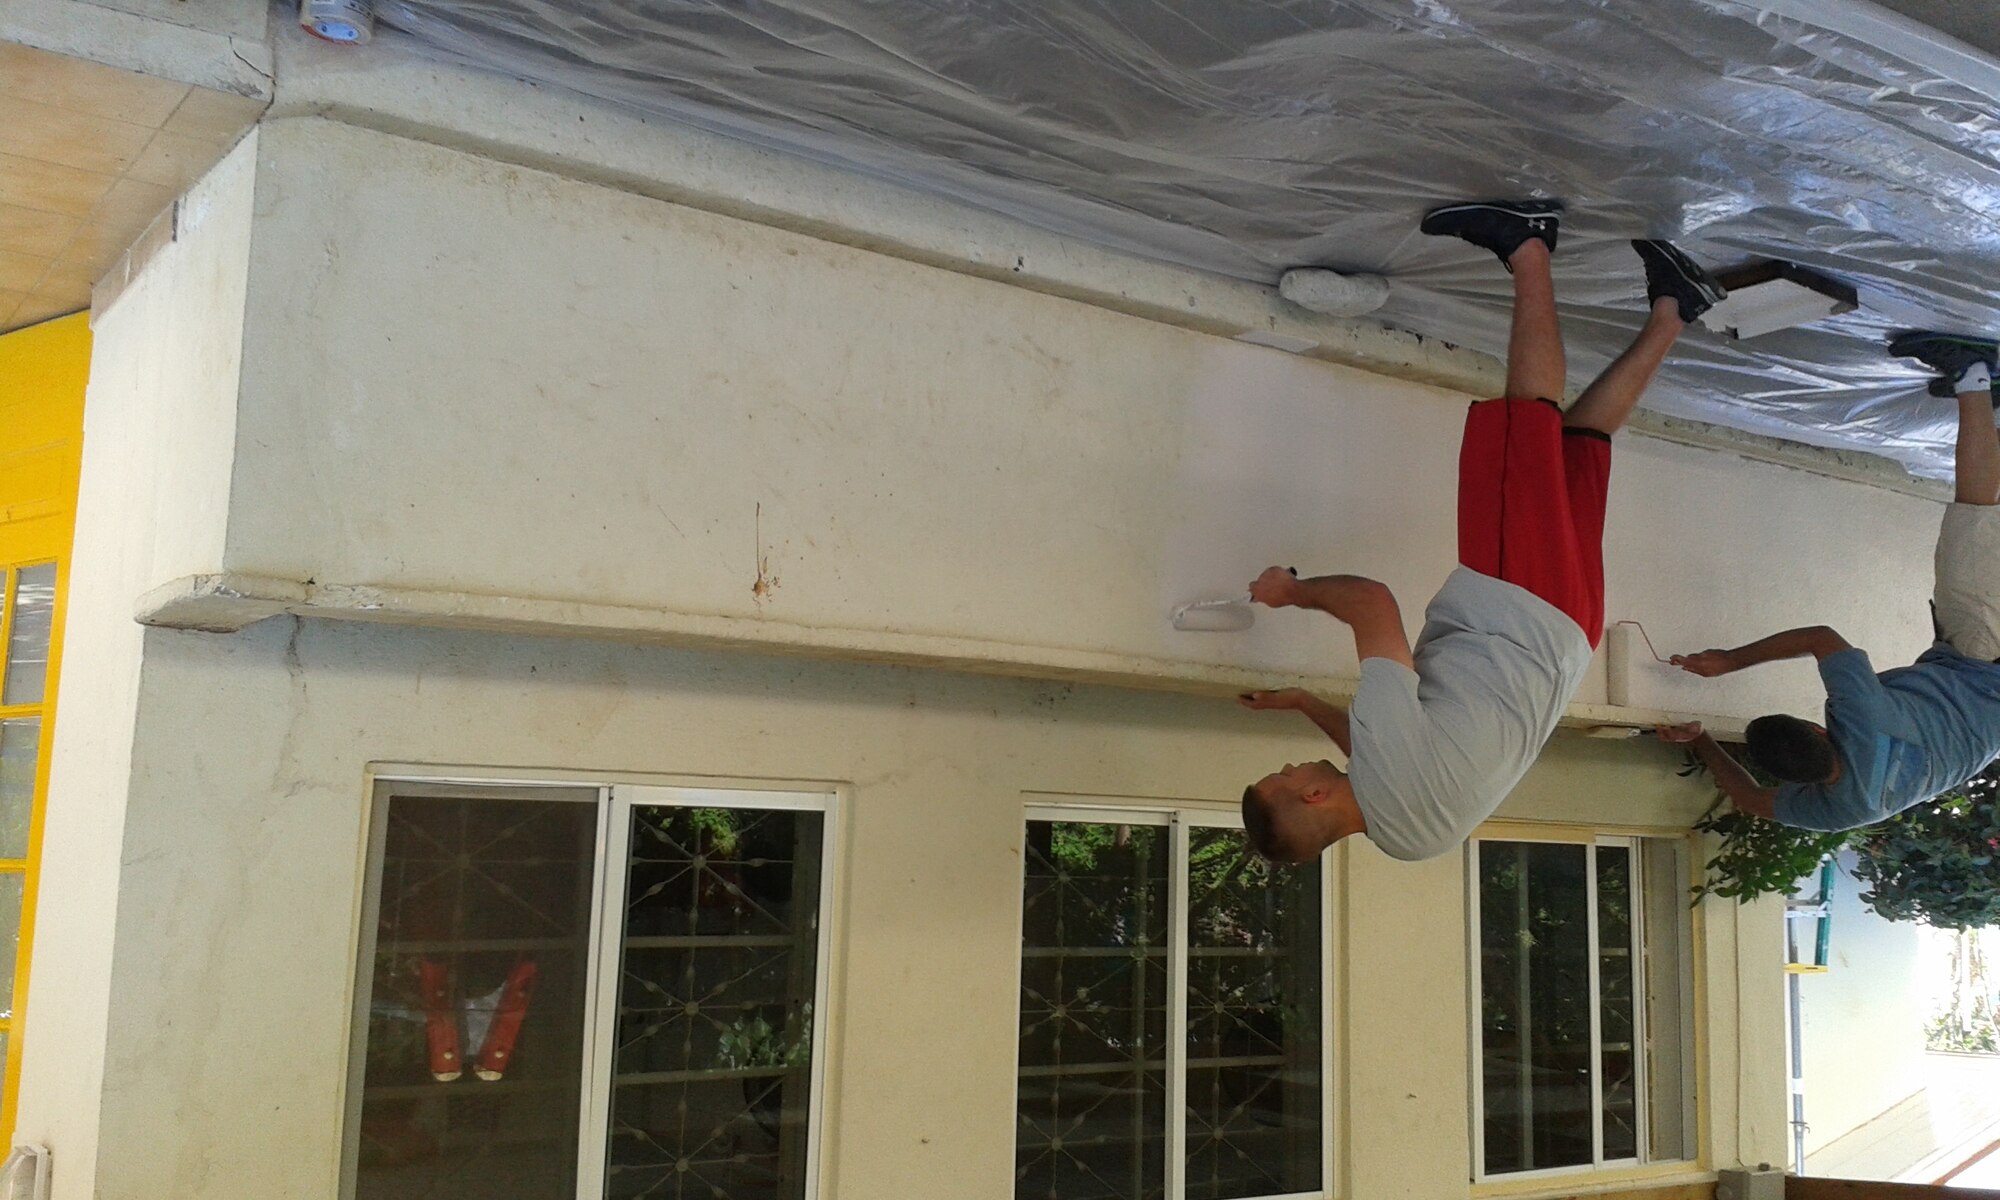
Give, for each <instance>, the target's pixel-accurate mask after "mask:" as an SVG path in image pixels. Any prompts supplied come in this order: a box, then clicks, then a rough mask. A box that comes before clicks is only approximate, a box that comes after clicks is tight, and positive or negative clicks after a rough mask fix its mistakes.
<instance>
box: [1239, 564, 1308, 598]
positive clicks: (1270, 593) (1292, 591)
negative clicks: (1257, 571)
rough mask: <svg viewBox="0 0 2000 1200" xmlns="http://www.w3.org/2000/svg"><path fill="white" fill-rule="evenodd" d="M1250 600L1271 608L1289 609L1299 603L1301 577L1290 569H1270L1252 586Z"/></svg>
mask: <svg viewBox="0 0 2000 1200" xmlns="http://www.w3.org/2000/svg"><path fill="white" fill-rule="evenodd" d="M1250 599H1252V600H1254V601H1256V602H1257V603H1259V604H1262V605H1266V606H1268V607H1271V608H1288V607H1290V606H1292V605H1295V604H1297V603H1298V602H1299V577H1298V576H1296V575H1294V574H1292V570H1291V568H1290V567H1268V568H1266V569H1265V571H1264V573H1263V574H1262V575H1259V576H1258V577H1257V578H1256V580H1255V581H1254V582H1253V583H1251V585H1250Z"/></svg>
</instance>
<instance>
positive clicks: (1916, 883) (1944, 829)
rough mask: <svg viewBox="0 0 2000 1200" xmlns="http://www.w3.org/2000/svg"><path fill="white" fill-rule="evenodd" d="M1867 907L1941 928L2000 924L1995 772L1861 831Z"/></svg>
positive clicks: (1999, 794) (1858, 868) (1999, 785)
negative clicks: (1866, 886) (1866, 885)
mask: <svg viewBox="0 0 2000 1200" xmlns="http://www.w3.org/2000/svg"><path fill="white" fill-rule="evenodd" d="M1855 850H1856V853H1857V857H1858V861H1857V863H1856V865H1855V872H1854V873H1855V874H1856V875H1857V876H1859V877H1860V878H1861V879H1863V880H1864V881H1866V882H1867V884H1868V894H1867V896H1866V897H1865V899H1866V900H1867V902H1868V906H1869V907H1870V908H1872V909H1874V910H1875V911H1876V912H1877V913H1878V914H1880V915H1881V916H1883V917H1886V918H1887V919H1889V920H1891V921H1921V922H1923V923H1924V924H1926V925H1931V926H1935V927H1936V928H1939V929H1977V928H1980V927H1982V926H1987V925H2000V865H1996V863H2000V777H1996V773H1995V771H1994V768H1991V767H1989V768H1987V770H1986V772H1984V773H1982V774H1980V775H1977V776H1975V777H1973V778H1972V779H1971V780H1969V781H1967V782H1966V784H1965V785H1964V786H1963V787H1961V788H1959V789H1957V790H1955V791H1952V792H1947V793H1945V794H1944V795H1942V796H1939V797H1937V798H1936V799H1935V800H1930V801H1926V802H1925V803H1923V804H1919V805H1917V806H1916V807H1915V808H1910V809H1906V810H1904V811H1903V812H1901V813H1898V814H1897V815H1896V816H1894V817H1891V818H1890V819H1889V820H1887V821H1885V822H1883V823H1882V824H1880V825H1877V826H1874V827H1872V828H1870V829H1866V830H1863V831H1861V836H1860V839H1859V841H1858V842H1857V843H1856V846H1855Z"/></svg>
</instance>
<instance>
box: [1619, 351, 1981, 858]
mask: <svg viewBox="0 0 2000 1200" xmlns="http://www.w3.org/2000/svg"><path fill="white" fill-rule="evenodd" d="M1996 349H2000V348H1996V344H1995V343H1994V342H1991V341H1983V340H1979V339H1975V338H1964V337H1956V336H1952V335H1948V334H1937V333H1916V334H1906V335H1904V336H1902V337H1899V338H1897V339H1896V340H1895V341H1893V342H1891V343H1890V345H1889V352H1890V353H1891V354H1894V355H1898V356H1903V357H1909V358H1915V359H1918V360H1919V361H1921V362H1923V363H1925V364H1926V365H1927V366H1930V367H1931V368H1933V369H1934V370H1936V371H1937V372H1938V375H1939V378H1938V379H1936V380H1935V381H1933V382H1932V384H1931V388H1930V390H1931V394H1932V395H1935V396H1947V395H1955V396H1956V397H1957V399H1958V440H1957V452H1956V467H1957V480H1956V497H1955V500H1954V502H1953V503H1952V504H1951V505H1950V506H1949V507H1948V508H1947V509H1946V510H1945V515H1944V527H1943V529H1942V531H1941V532H1940V534H1939V536H1938V546H1937V561H1936V576H1937V577H1936V585H1935V590H1934V592H1933V596H1932V612H1933V618H1934V622H1935V625H1936V628H1937V642H1936V644H1935V645H1933V646H1932V647H1931V648H1930V649H1929V650H1926V651H1925V652H1924V653H1923V655H1922V657H1920V658H1918V659H1917V661H1916V663H1915V664H1914V665H1912V666H1908V667H1897V668H1895V669H1894V670H1889V671H1883V672H1881V673H1880V674H1877V673H1876V671H1875V668H1874V666H1873V664H1871V663H1870V662H1869V661H1868V654H1867V652H1866V651H1863V650H1859V649H1856V648H1855V647H1853V646H1851V645H1849V644H1848V643H1847V640H1846V639H1845V638H1842V637H1841V636H1840V635H1839V634H1838V633H1836V632H1834V631H1833V630H1832V629H1829V628H1827V627H1826V626H1824V625H1814V626H1808V627H1806V628H1803V629H1791V630H1787V631H1785V632H1784V633H1779V634H1773V635H1772V636H1770V637H1767V638H1764V639H1763V640H1761V641H1756V642H1752V643H1750V644H1749V645H1747V646H1738V647H1736V648H1735V649H1733V650H1704V651H1702V652H1701V653H1699V654H1686V655H1680V654H1677V655H1675V656H1673V659H1672V662H1673V663H1674V665H1675V666H1678V667H1680V668H1681V669H1682V670H1685V671H1689V672H1691V673H1693V674H1696V675H1703V676H1716V675H1726V674H1728V673H1729V672H1731V671H1740V670H1743V669H1744V668H1745V667H1753V666H1756V665H1757V664H1759V663H1767V662H1775V661H1777V660H1779V659H1784V658H1800V657H1803V656H1805V655H1808V654H1810V655H1812V656H1813V657H1814V658H1815V659H1818V660H1819V674H1820V679H1821V680H1822V681H1823V682H1824V683H1825V685H1826V724H1825V725H1816V724H1814V723H1812V722H1810V721H1805V720H1801V719H1800V718H1798V717H1793V716H1784V715H1774V716H1765V717H1758V718H1757V719H1756V720H1754V721H1752V722H1750V726H1749V728H1748V729H1747V730H1746V731H1745V733H1744V739H1745V749H1746V750H1747V752H1748V754H1749V758H1750V761H1751V763H1752V764H1753V765H1755V766H1757V767H1760V768H1762V769H1763V770H1764V771H1765V773H1766V774H1769V775H1772V776H1774V777H1776V778H1778V779H1780V780H1783V781H1784V782H1783V784H1782V786H1779V787H1775V788H1767V787H1763V786H1760V785H1759V784H1758V783H1757V781H1756V780H1755V779H1754V778H1753V777H1752V776H1751V775H1750V772H1748V771H1746V770H1744V769H1743V767H1742V765H1741V764H1739V763H1738V762H1737V761H1736V760H1735V759H1734V758H1733V757H1731V756H1730V754H1729V752H1728V751H1727V750H1724V749H1723V748H1722V746H1721V745H1719V744H1718V743H1717V742H1716V741H1715V739H1714V738H1712V737H1710V736H1709V735H1708V734H1706V733H1704V732H1702V728H1701V725H1700V724H1699V723H1691V724H1687V725H1672V726H1665V727H1662V728H1661V729H1660V731H1659V733H1660V736H1661V737H1662V738H1664V739H1666V740H1668V741H1674V742H1685V743H1687V744H1689V745H1690V746H1692V748H1693V749H1694V751H1695V753H1696V754H1697V755H1699V756H1700V758H1701V759H1702V761H1703V762H1704V763H1706V764H1707V765H1708V768H1709V770H1710V771H1711V772H1713V773H1714V775H1715V779H1716V782H1717V783H1718V784H1720V785H1721V787H1722V790H1723V791H1724V792H1725V793H1726V794H1727V795H1728V796H1729V798H1730V799H1731V800H1732V801H1734V802H1735V804H1736V807H1737V809H1738V810H1739V811H1741V812H1747V813H1751V814H1754V815H1756V816H1759V817H1764V818H1767V819H1769V820H1773V821H1778V822H1780V823H1782V824H1785V825H1794V826H1798V827H1799V828H1802V829H1823V830H1836V829H1853V828H1857V827H1859V826H1862V825H1872V824H1874V823H1875V822H1877V821H1880V820H1883V819H1885V818H1887V817H1890V816H1893V815H1894V814H1896V813H1899V812H1901V811H1903V810H1904V809H1906V808H1909V807H1910V806H1911V805H1914V804H1921V803H1922V802H1923V801H1925V800H1928V799H1930V798H1931V797H1933V796H1936V795H1937V794H1939V793H1940V792H1944V791H1947V790H1949V789H1950V788H1953V787H1956V786H1958V785H1959V784H1961V783H1964V782H1965V781H1966V780H1968V779H1970V778H1971V777H1972V776H1974V775H1976V774H1978V773H1979V772H1980V771H1982V770H1984V769H1985V768H1986V766H1987V765H1988V764H1989V763H1991V762H1992V761H1993V760H1994V759H1995V758H1996V757H2000V663H1996V662H1995V659H1997V658H2000V433H1996V432H1995V429H1994V424H1993V420H1994V417H1993V409H1994V395H1993V385H1992V376H1993V373H1994V370H1995V360H1996Z"/></svg>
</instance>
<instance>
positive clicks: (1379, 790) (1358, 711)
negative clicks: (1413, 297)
mask: <svg viewBox="0 0 2000 1200" xmlns="http://www.w3.org/2000/svg"><path fill="white" fill-rule="evenodd" d="M1561 211H1562V206H1561V205H1560V204H1556V203H1553V202H1549V201H1525V202H1518V203H1504V204H1455V205H1450V206H1447V207H1445V208H1439V209H1434V210H1432V211H1431V212H1430V213H1429V214H1427V215H1426V216H1425V217H1424V220H1423V224H1422V227H1421V228H1422V230H1423V232H1425V233H1429V234H1439V235H1445V236H1453V237H1458V238H1462V239H1464V240H1465V241H1468V242H1471V243H1472V244H1473V245H1475V246H1479V247H1482V248H1484V249H1486V250H1490V251H1492V252H1493V253H1494V254H1496V255H1497V256H1499V258H1500V260H1501V261H1502V262H1503V263H1505V264H1506V265H1507V268H1508V270H1510V271H1511V272H1512V273H1513V276H1514V280H1513V284H1514V328H1513V336H1512V339H1511V340H1510V342H1509V351H1508V357H1507V391H1506V395H1505V396H1503V397H1501V398H1500V399H1497V400H1485V401H1481V402H1480V403H1477V404H1474V405H1473V406H1472V408H1471V411H1470V412H1468V413H1467V414H1466V420H1465V436H1464V440H1463V442H1462V444H1461V447H1460V451H1459V471H1458V561H1459V567H1458V569H1457V570H1455V571H1453V572H1452V574H1451V576H1450V577H1449V578H1448V579H1447V580H1446V581H1445V584H1444V587H1443V588H1442V589H1440V590H1439V591H1438V594H1437V596H1436V597H1435V598H1434V599H1433V600H1432V601H1431V604H1430V607H1429V609H1428V610H1426V612H1425V614H1424V629H1423V633H1422V635H1421V636H1419V637H1418V638H1417V643H1416V645H1415V647H1414V648H1413V647H1412V646H1411V645H1410V642H1409V639H1408V636H1407V635H1406V634H1405V633H1404V630H1403V616H1402V611H1401V609H1400V608H1399V607H1398V606H1397V604H1396V598H1395V596H1394V595H1392V594H1391V593H1390V591H1389V589H1388V587H1387V586H1385V585H1384V584H1381V583H1378V582H1376V581H1375V580H1372V579H1365V578H1362V577H1361V576H1358V575H1322V576H1318V577H1316V578H1312V579H1295V578H1293V577H1292V575H1291V573H1290V572H1289V571H1287V570H1285V569H1283V568H1279V567H1273V568H1271V569H1270V570H1268V571H1265V572H1264V573H1263V574H1262V575H1260V576H1258V577H1257V580H1256V582H1255V583H1253V584H1251V585H1250V597H1249V598H1250V600H1251V601H1253V602H1254V603H1256V604H1260V605H1264V606H1266V607H1271V608H1306V609H1313V610H1317V611H1319V612H1323V613H1326V614H1327V615H1329V616H1332V617H1334V618H1335V619H1337V620H1339V621H1341V622H1343V623H1344V624H1346V625H1347V627H1348V628H1349V629H1350V630H1351V631H1352V632H1353V634H1354V650H1355V655H1356V657H1357V658H1359V659H1360V660H1361V683H1360V685H1359V687H1358V688H1357V689H1356V691H1355V694H1354V703H1353V704H1352V705H1351V706H1350V707H1349V709H1348V710H1347V711H1346V712H1344V713H1343V712H1342V711H1341V710H1340V709H1339V708H1338V707H1337V706H1335V705H1333V704H1330V703H1328V702H1326V701H1324V700H1321V699H1320V698H1319V697H1316V696H1313V695H1311V694H1310V693H1306V692H1300V691H1296V690H1293V689H1287V690H1285V691H1278V692H1252V693H1250V694H1249V695H1248V696H1246V697H1244V700H1243V702H1244V704H1245V705H1246V706H1248V707H1251V708H1260V709H1291V710H1293V711H1297V712H1301V713H1304V714H1305V715H1306V717H1307V718H1308V719H1310V720H1311V721H1312V722H1313V724H1314V725H1315V726H1317V727H1318V728H1319V730H1320V732H1321V733H1323V734H1325V735H1326V736H1327V737H1328V738H1330V739H1332V741H1333V742H1334V743H1335V744H1336V745H1338V746H1340V748H1341V749H1342V750H1343V751H1346V752H1347V755H1348V764H1347V770H1346V771H1344V772H1343V771H1341V770H1340V769H1339V768H1337V767H1335V766H1334V765H1333V764H1332V763H1331V762H1328V761H1326V760H1324V759H1321V760H1319V761H1317V762H1306V763H1293V764H1288V765H1287V766H1286V767H1285V768H1284V769H1283V770H1281V771H1276V772H1273V773H1272V774H1270V775H1266V776H1265V777H1264V778H1262V779H1260V780H1258V781H1257V782H1256V783H1253V784H1251V785H1250V786H1249V787H1247V788H1245V789H1244V791H1243V825H1244V829H1245V830H1246V831H1247V832H1248V834H1249V837H1250V841H1251V844H1252V845H1254V846H1255V847H1256V848H1257V850H1258V852H1259V853H1261V854H1263V855H1264V856H1265V857H1267V858H1269V859H1271V860H1272V861H1274V862H1281V863H1295V862H1305V861H1308V860H1310V859H1311V858H1313V857H1314V856H1315V855H1317V854H1319V853H1320V852H1321V851H1322V850H1324V849H1325V848H1326V847H1328V846H1330V845H1332V844H1333V843H1335V842H1337V841H1339V840H1340V839H1341V838H1344V837H1347V836H1348V835H1349V834H1355V833H1366V834H1367V835H1368V839H1369V840H1370V841H1372V842H1374V843H1375V844H1376V845H1377V846H1378V847H1380V848H1381V849H1382V850H1383V851H1384V852H1386V853H1388V854H1390V855H1393V856H1394V857H1396V858H1403V859H1422V858H1431V857H1434V856H1436V855H1440V854H1445V853H1448V852H1450V851H1451V850H1453V849H1455V848H1456V847H1457V846H1458V845H1459V844H1461V843H1462V842H1463V841H1464V840H1465V838H1466V836H1467V835H1468V834H1470V833H1471V832H1472V830H1473V828H1474V827H1475V826H1477V825H1478V824H1479V823H1480V822H1481V821H1483V820H1485V819H1486V817H1487V816H1488V815H1489V814H1491V813H1492V812H1493V810H1494V809H1495V808H1498V807H1499V805H1500V802H1501V800H1503V799H1505V798H1506V795H1507V793H1508V792H1510V791H1512V790H1513V787H1514V785H1515V783H1517V782H1519V780H1520V778H1521V776H1522V775H1524V774H1526V773H1527V770H1528V767H1529V766H1530V765H1532V764H1533V763H1534V761H1535V757H1536V755H1538V754H1539V753H1540V752H1541V749H1542V745H1543V744H1544V743H1545V742H1547V741H1548V738H1549V735H1550V734H1551V733H1553V732H1554V731H1555V727H1556V722H1557V721H1558V720H1559V719H1560V718H1561V717H1562V714H1563V710H1564V708H1565V707H1567V706H1568V704H1569V699H1570V697H1571V696H1572V695H1574V694H1575V692H1576V688H1577V685H1578V684H1579V683H1581V682H1582V680H1583V675H1584V671H1585V669H1586V668H1588V667H1589V665H1590V659H1591V654H1592V651H1593V649H1594V648H1595V647H1596V645H1597V643H1598V641H1599V640H1600V639H1601V638H1602V637H1603V634H1604V555H1603V545H1602V543H1603V536H1604V500H1605V492H1606V487H1607V484H1608V482H1609V478H1610V472H1611V434H1612V432H1613V431H1615V430H1616V429H1618V427H1619V426H1621V425H1623V424H1624V423H1625V419H1626V418H1627V417H1628V416H1630V415H1631V412H1632V409H1633V408H1634V407H1635V406H1636V405H1637V404H1638V401H1639V394H1640V393H1641V392H1642V391H1643V390H1644V389H1645V387H1646V384H1647V383H1648V382H1650V381H1651V379H1652V377H1653V374H1654V372H1655V371H1657V370H1658V369H1659V366H1660V363H1661V362H1662V361H1663V360H1664V359H1665V358H1666V355H1667V351H1668V350H1669V349H1670V348H1671V347H1672V346H1673V344H1674V341H1675V339H1676V338H1678V337H1679V336H1680V334H1681V332H1682V330H1683V329H1685V328H1686V326H1687V324H1688V323H1689V322H1691V321H1693V320H1694V319H1695V318H1696V317H1698V316H1699V315H1701V313H1702V312H1703V311H1704V310H1705V309H1707V308H1708V307H1709V306H1710V305H1712V304H1713V303H1714V302H1715V301H1716V300H1718V299H1720V298H1721V295H1722V289H1721V288H1720V287H1719V286H1717V285H1716V284H1715V282H1714V281H1713V280H1712V279H1711V278H1710V277H1709V276H1708V274H1707V272H1705V271H1703V270H1702V269H1701V268H1700V267H1698V266H1696V265H1695V264H1694V263H1693V262H1692V261H1691V260H1689V259H1688V258H1687V257H1686V256H1685V255H1683V254H1681V253H1680V252H1679V251H1678V250H1675V249H1674V248H1673V247H1672V246H1669V245H1667V244H1666V243H1664V242H1634V243H1633V246H1634V248H1635V249H1636V250H1637V251H1638V253H1639V257H1640V259H1641V260H1642V261H1643V262H1644V263H1645V268H1646V295H1647V298H1648V300H1649V301H1650V302H1651V312H1650V314H1649V315H1648V317H1647V319H1646V322H1645V325H1644V326H1643V327H1642V328H1641V329H1640V331H1639V335H1638V337H1637V339H1636V340H1635V341H1634V342H1633V343H1632V347H1631V348H1630V349H1629V350H1627V351H1626V352H1625V353H1624V354H1623V355H1622V356H1620V357H1619V358H1618V360H1617V361H1615V362H1613V363H1612V364H1611V366H1610V367H1609V368H1607V369H1606V370H1605V372H1604V374H1602V375H1600V376H1599V377H1598V379H1597V381H1596V382H1595V383H1593V384H1591V385H1590V387H1588V388H1587V389H1585V390H1584V393H1583V395H1582V396H1581V397H1580V398H1579V399H1578V400H1577V402H1576V403H1575V404H1574V405H1573V406H1571V408H1570V409H1569V411H1568V412H1567V413H1565V412H1564V411H1563V410H1562V409H1560V408H1559V407H1557V405H1556V403H1555V397H1559V396H1561V395H1562V394H1563V391H1564V364H1563V346H1562V338H1561V334H1560V331H1559V330H1558V328H1557V324H1556V308H1555V287H1554V284H1553V282H1552V280H1551V278H1550V274H1549V256H1550V254H1551V253H1552V252H1553V251H1554V250H1555V247H1556V236H1557V229H1558V226H1559V224H1560V221H1561V216H1560V214H1561ZM1176 624H1178V621H1177V622H1176ZM1246 624H1247V622H1246Z"/></svg>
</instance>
